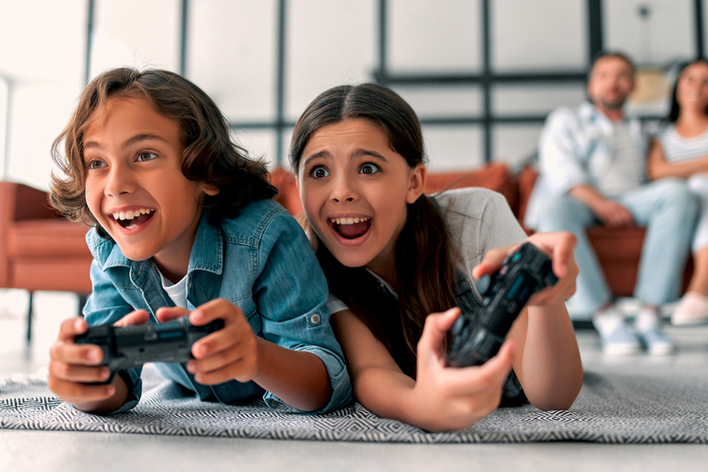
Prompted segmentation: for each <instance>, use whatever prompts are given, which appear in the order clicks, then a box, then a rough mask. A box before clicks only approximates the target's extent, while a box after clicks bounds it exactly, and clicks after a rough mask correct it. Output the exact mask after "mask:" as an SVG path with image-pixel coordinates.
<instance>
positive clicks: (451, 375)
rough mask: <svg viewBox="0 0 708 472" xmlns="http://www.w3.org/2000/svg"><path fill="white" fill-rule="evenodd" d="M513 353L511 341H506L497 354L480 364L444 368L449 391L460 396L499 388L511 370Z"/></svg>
mask: <svg viewBox="0 0 708 472" xmlns="http://www.w3.org/2000/svg"><path fill="white" fill-rule="evenodd" d="M513 354H514V344H513V342H511V341H506V342H505V343H504V344H502V347H501V348H500V349H499V352H498V353H497V355H496V356H494V357H492V358H491V359H489V360H488V361H487V362H485V363H484V364H483V365H481V366H472V367H461V368H458V367H449V368H447V369H445V373H446V376H447V378H446V384H447V387H448V389H449V391H451V392H455V394H454V395H455V396H462V395H474V394H479V393H482V392H484V391H487V390H490V389H497V388H500V387H501V386H502V385H503V384H504V381H505V380H506V377H507V375H509V372H510V371H511V362H512V360H513Z"/></svg>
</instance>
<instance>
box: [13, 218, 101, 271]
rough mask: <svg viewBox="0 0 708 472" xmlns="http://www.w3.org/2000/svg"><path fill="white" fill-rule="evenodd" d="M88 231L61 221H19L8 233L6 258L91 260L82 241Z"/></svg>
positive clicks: (48, 219) (89, 253)
mask: <svg viewBox="0 0 708 472" xmlns="http://www.w3.org/2000/svg"><path fill="white" fill-rule="evenodd" d="M87 231H88V228H86V227H83V226H80V225H78V224H76V223H70V222H68V221H65V220H61V219H54V218H46V219H38V220H23V221H18V222H16V223H15V224H14V225H13V226H12V227H10V228H8V231H7V252H8V258H9V259H18V258H34V257H59V258H71V257H80V258H86V259H88V260H89V261H90V260H91V252H90V251H89V249H88V246H87V245H86V241H85V239H84V238H85V235H86V232H87Z"/></svg>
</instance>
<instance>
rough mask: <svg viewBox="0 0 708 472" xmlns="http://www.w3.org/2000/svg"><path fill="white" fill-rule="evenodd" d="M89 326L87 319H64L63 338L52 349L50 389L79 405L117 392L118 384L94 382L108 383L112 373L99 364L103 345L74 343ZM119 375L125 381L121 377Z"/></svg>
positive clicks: (66, 400)
mask: <svg viewBox="0 0 708 472" xmlns="http://www.w3.org/2000/svg"><path fill="white" fill-rule="evenodd" d="M86 329H87V325H86V321H84V320H83V319H82V318H70V319H68V320H64V321H63V322H62V324H61V328H60V330H59V337H58V338H57V341H56V342H55V343H54V345H53V346H52V347H51V349H50V351H49V353H50V362H49V380H48V385H49V388H50V389H51V390H52V392H54V393H55V394H56V395H57V396H58V397H59V398H60V399H61V400H62V401H65V402H69V403H73V404H74V405H77V407H78V405H80V404H84V403H88V402H99V401H101V400H107V399H109V398H110V397H111V396H113V395H114V394H115V393H116V387H115V386H114V385H91V384H90V383H91V382H93V383H96V382H105V381H106V380H107V379H108V377H109V375H110V372H109V370H108V367H106V366H99V365H98V364H99V363H100V362H101V360H102V358H103V352H102V351H101V348H99V347H98V346H95V345H92V344H85V345H78V344H75V343H74V338H75V337H76V335H78V334H82V333H85V332H86ZM116 378H117V379H119V381H120V382H122V381H123V380H122V379H120V378H119V376H116ZM114 383H115V381H114ZM82 409H83V408H82Z"/></svg>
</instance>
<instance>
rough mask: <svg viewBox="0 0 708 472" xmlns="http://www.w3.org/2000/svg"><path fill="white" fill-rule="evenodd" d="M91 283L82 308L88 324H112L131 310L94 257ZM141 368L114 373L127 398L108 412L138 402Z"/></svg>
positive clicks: (132, 406) (140, 392)
mask: <svg viewBox="0 0 708 472" xmlns="http://www.w3.org/2000/svg"><path fill="white" fill-rule="evenodd" d="M91 283H92V285H93V292H92V293H91V295H89V298H88V300H87V301H86V305H85V306H84V308H83V314H84V319H85V320H86V323H87V324H88V325H89V326H99V325H103V324H113V323H115V322H116V321H118V320H120V319H121V318H123V317H124V316H125V315H127V314H128V313H130V312H132V311H133V307H132V306H130V305H129V304H128V303H127V302H126V301H125V300H124V299H123V297H122V296H121V295H120V293H119V292H118V289H116V287H115V285H113V282H112V281H111V279H110V277H109V276H108V275H107V274H106V273H105V272H104V271H103V269H102V268H101V267H100V266H99V264H98V262H97V261H96V260H95V259H94V260H93V262H92V263H91ZM141 370H142V369H141V368H135V369H124V370H121V371H119V372H117V373H116V375H120V376H121V378H122V379H123V381H125V384H126V386H127V387H128V398H127V400H126V402H125V403H123V405H122V406H121V407H120V408H118V409H117V410H115V411H112V412H110V413H109V414H115V413H123V412H125V411H128V410H131V409H132V408H134V407H135V406H136V405H137V404H138V401H139V400H140V395H141V394H142V381H141V380H140V372H141Z"/></svg>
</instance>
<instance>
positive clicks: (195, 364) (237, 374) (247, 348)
mask: <svg viewBox="0 0 708 472" xmlns="http://www.w3.org/2000/svg"><path fill="white" fill-rule="evenodd" d="M186 313H188V311H187V310H184V309H182V308H160V309H159V310H157V313H156V315H157V319H158V320H159V321H160V322H165V321H169V320H173V319H175V318H179V317H181V316H184V315H185V314H186ZM217 318H221V319H222V320H223V321H224V327H223V328H222V329H220V330H219V331H216V332H215V333H211V334H210V335H208V336H205V337H203V338H202V339H200V340H198V341H197V342H195V343H194V345H193V346H192V355H193V356H194V358H195V359H194V360H191V361H189V362H187V371H188V372H190V373H192V374H194V379H195V380H196V381H197V382H199V383H200V384H203V385H215V384H219V383H223V382H227V381H229V380H233V379H236V380H238V381H239V382H247V381H249V380H251V379H253V377H255V376H256V374H257V373H258V370H259V363H258V361H259V352H258V345H259V344H258V341H257V338H256V336H255V334H253V330H252V329H251V325H249V324H248V321H247V320H246V318H245V317H244V316H243V312H242V311H241V310H240V309H239V308H238V307H236V306H235V305H234V304H232V303H229V302H228V301H226V300H224V299H220V298H219V299H216V300H212V301H210V302H208V303H205V304H204V305H202V306H200V307H198V308H197V309H196V310H194V311H193V312H192V313H191V314H190V315H189V321H190V322H191V323H192V324H193V325H195V326H201V325H205V324H207V323H209V322H210V321H213V320H215V319H217Z"/></svg>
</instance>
